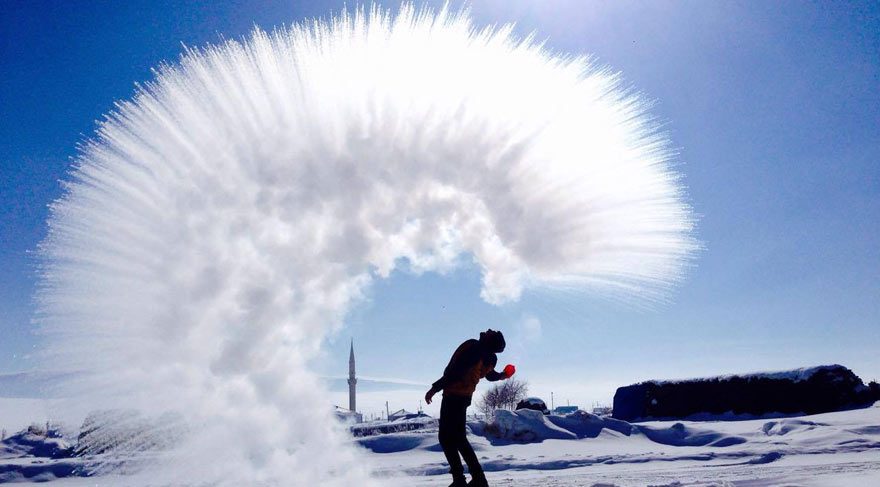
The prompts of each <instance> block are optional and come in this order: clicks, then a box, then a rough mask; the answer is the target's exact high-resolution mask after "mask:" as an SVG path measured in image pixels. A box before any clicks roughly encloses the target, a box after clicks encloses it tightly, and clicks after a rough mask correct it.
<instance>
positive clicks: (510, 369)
mask: <svg viewBox="0 0 880 487" xmlns="http://www.w3.org/2000/svg"><path fill="white" fill-rule="evenodd" d="M515 373H516V367H514V366H513V364H507V365H505V366H504V378H505V379H510V378H511V377H513V374H515Z"/></svg>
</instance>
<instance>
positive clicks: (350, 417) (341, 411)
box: [335, 406, 364, 424]
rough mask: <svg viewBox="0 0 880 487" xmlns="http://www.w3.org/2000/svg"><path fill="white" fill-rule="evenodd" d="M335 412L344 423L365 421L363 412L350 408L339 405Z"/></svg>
mask: <svg viewBox="0 0 880 487" xmlns="http://www.w3.org/2000/svg"><path fill="white" fill-rule="evenodd" d="M335 414H336V418H337V419H338V420H340V421H342V422H343V423H348V424H358V423H363V421H364V416H363V415H362V414H361V413H358V412H354V411H349V410H348V409H345V408H341V407H339V406H336V407H335Z"/></svg>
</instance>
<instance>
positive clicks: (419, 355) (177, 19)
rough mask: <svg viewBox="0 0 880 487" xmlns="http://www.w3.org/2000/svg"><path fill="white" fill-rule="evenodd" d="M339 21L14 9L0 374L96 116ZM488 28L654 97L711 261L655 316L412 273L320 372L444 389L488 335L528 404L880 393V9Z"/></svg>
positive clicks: (110, 7) (3, 108)
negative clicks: (697, 395) (650, 382)
mask: <svg viewBox="0 0 880 487" xmlns="http://www.w3.org/2000/svg"><path fill="white" fill-rule="evenodd" d="M349 3H351V2H349ZM429 3H431V4H434V5H436V4H439V3H440V2H429ZM396 4H397V2H386V3H385V5H389V6H391V5H395V6H396ZM452 4H453V5H454V6H455V5H459V3H458V2H452ZM342 5H343V2H342V1H327V2H319V1H310V2H295V1H286V2H285V1H244V0H242V1H212V2H201V1H198V2H197V1H157V0H150V1H125V2H116V1H112V2H111V1H107V2H103V1H69V2H39V1H7V2H3V3H2V6H0V39H2V41H0V201H2V206H0V216H2V220H0V269H2V272H0V372H7V371H15V370H22V369H28V368H31V367H32V366H33V365H34V361H33V360H32V359H29V358H28V355H29V354H30V353H31V351H32V349H33V347H34V346H36V345H37V344H38V339H37V338H36V337H35V336H34V334H33V333H32V329H31V326H30V324H29V320H30V316H31V314H32V312H33V305H32V302H31V296H32V293H33V290H34V283H35V276H34V265H35V260H34V257H33V254H32V252H33V250H34V249H35V248H36V246H37V244H38V242H39V241H40V239H41V238H42V237H43V236H44V235H45V231H46V228H45V218H46V215H47V209H46V207H47V204H49V203H50V202H51V201H52V200H54V199H55V198H57V197H58V196H59V195H60V194H61V188H60V185H59V183H58V180H59V179H60V178H62V177H63V176H64V174H65V173H66V171H67V170H68V169H69V167H70V163H71V161H70V158H71V157H72V156H74V155H75V153H76V152H75V151H76V145H77V144H78V143H80V142H82V141H83V140H84V139H85V138H86V137H88V136H90V134H92V132H93V131H94V128H95V120H97V119H99V118H100V117H101V116H102V114H104V113H106V112H107V111H108V110H110V109H111V108H112V105H113V102H114V101H116V100H120V99H125V98H127V97H129V96H130V95H131V94H132V92H133V89H134V83H135V82H143V81H146V80H149V79H150V78H151V73H150V68H151V67H153V66H156V65H157V64H158V63H160V62H162V61H174V60H176V59H177V57H178V55H179V54H180V52H181V49H182V45H184V44H185V45H190V46H200V45H204V44H206V43H209V42H216V41H218V40H220V39H221V38H223V37H225V38H237V37H240V36H243V35H245V34H247V33H248V32H249V31H250V30H251V29H252V27H253V26H254V25H258V26H260V27H262V28H264V29H271V28H272V27H273V26H277V25H282V24H288V23H290V22H292V21H297V20H300V19H303V18H305V17H313V16H320V15H326V14H327V13H328V12H330V11H331V10H339V9H340V8H341V7H342ZM473 14H474V17H475V19H476V21H477V22H478V23H505V22H509V21H516V22H517V23H518V31H519V32H521V33H527V32H530V31H533V30H534V31H536V32H537V33H538V35H539V37H546V38H548V39H549V40H548V46H549V47H550V48H552V49H555V50H561V51H568V52H577V53H582V52H589V53H593V54H595V55H596V56H597V58H598V60H599V61H600V62H603V63H607V64H609V65H611V66H612V67H613V68H615V69H618V70H621V71H622V72H623V73H624V75H625V78H626V80H627V82H628V83H630V84H631V85H632V86H634V87H635V88H637V89H639V90H640V91H642V92H644V93H646V94H647V95H648V96H649V97H651V98H654V99H656V100H657V101H658V104H657V107H656V109H655V113H656V114H657V115H658V116H659V117H661V118H662V119H664V120H667V121H668V124H667V128H668V130H669V132H670V134H671V136H672V138H673V141H674V143H675V144H676V145H677V146H678V147H679V148H680V159H681V161H682V165H681V167H680V169H681V170H682V171H683V172H684V173H685V175H686V182H687V186H688V188H689V192H690V197H691V200H692V203H693V205H694V207H695V209H696V211H697V213H698V214H699V215H700V216H701V221H700V224H699V230H698V232H699V238H700V239H701V240H702V241H703V242H704V243H705V245H706V250H705V251H704V252H703V253H702V255H701V256H700V258H699V260H698V262H697V266H696V268H695V269H694V270H693V271H692V273H691V275H690V276H689V278H688V280H687V281H686V282H685V284H684V285H683V286H682V287H681V288H680V289H679V290H678V291H677V292H676V294H675V295H674V296H673V298H672V301H671V302H670V303H669V304H667V305H663V306H659V307H656V308H655V309H647V310H646V309H632V308H631V307H630V306H628V305H626V304H621V303H608V302H602V301H596V300H591V299H585V298H583V297H581V296H558V295H551V294H534V293H530V294H526V295H525V296H524V298H523V300H522V301H521V302H520V303H517V304H513V305H508V306H505V307H502V308H494V307H491V306H489V305H486V304H485V303H482V302H481V301H480V300H479V293H478V291H479V276H478V273H477V272H476V270H474V269H462V270H461V271H459V272H457V273H455V274H452V275H448V276H436V275H428V276H422V277H416V276H413V275H410V274H408V273H406V272H399V273H397V274H395V275H394V276H393V277H392V278H391V279H389V280H388V281H385V282H381V283H379V284H377V285H376V286H375V287H374V288H373V290H372V295H371V300H370V302H368V303H365V304H364V305H362V306H360V307H359V308H358V309H357V310H355V311H354V312H353V314H352V316H351V318H350V319H349V320H348V323H347V325H346V328H345V329H343V330H341V331H340V332H339V334H338V335H337V336H336V337H334V338H333V339H331V341H330V342H329V343H328V347H327V354H326V356H325V357H324V358H323V359H322V360H321V361H319V363H317V364H316V367H317V368H318V369H319V370H320V371H322V372H323V373H326V374H330V375H332V374H338V375H342V374H344V373H345V371H346V361H347V357H348V354H347V352H348V339H349V337H352V336H353V337H354V339H355V341H356V346H357V349H358V363H359V371H360V372H361V373H362V374H363V375H367V376H373V377H396V378H403V379H409V380H417V381H424V382H430V381H431V380H433V379H435V378H436V377H435V376H437V375H438V374H439V373H440V372H441V370H442V367H443V366H444V365H445V362H446V360H447V359H448V355H449V353H450V352H451V350H452V348H453V347H455V346H456V345H457V344H458V343H459V342H460V341H461V340H463V339H464V338H466V337H467V336H470V335H474V334H475V333H476V332H477V331H478V330H480V329H484V328H486V327H487V326H492V327H496V328H501V329H503V330H505V331H506V332H507V334H508V337H509V339H508V340H509V342H513V343H512V344H511V346H510V347H509V351H508V352H507V353H505V356H502V358H501V360H502V361H515V362H516V363H517V365H518V367H519V370H520V373H521V376H522V378H524V379H527V380H529V381H530V382H531V383H532V389H533V391H534V392H536V393H539V394H542V395H546V394H547V392H546V391H547V390H550V389H553V390H555V391H557V397H563V398H564V397H567V396H571V397H574V398H575V399H576V400H578V401H582V402H583V401H587V400H604V401H607V400H608V399H610V395H609V394H608V391H609V390H612V391H613V389H612V387H613V386H614V385H623V383H627V382H631V381H634V380H641V379H649V378H671V377H682V376H696V375H703V374H716V373H728V372H739V371H752V370H761V369H776V368H787V367H797V366H804V365H813V364H818V363H831V362H838V363H842V364H844V365H847V366H850V367H852V368H853V369H854V370H855V372H856V373H857V374H860V375H862V376H863V377H864V378H866V379H872V378H874V379H880V3H877V2H869V1H866V2H862V3H845V2H834V3H827V4H818V3H806V2H764V1H755V2H702V1H691V2H677V3H673V2H659V1H658V2H595V3H594V2H586V1H574V0H571V1H563V0H559V1H554V2H546V1H543V0H540V1H539V0H491V1H486V0H480V1H477V2H474V6H473ZM536 320H537V321H536ZM538 322H539V323H540V327H539V328H538V327H536V326H535V324H536V323H538ZM524 323H530V324H531V326H525V325H524ZM60 367H63V365H62V366H60ZM560 389H562V390H561V391H560Z"/></svg>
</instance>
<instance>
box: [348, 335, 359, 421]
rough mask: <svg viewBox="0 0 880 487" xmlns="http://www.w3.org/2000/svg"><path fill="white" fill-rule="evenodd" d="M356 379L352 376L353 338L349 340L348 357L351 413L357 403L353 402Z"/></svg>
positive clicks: (349, 405)
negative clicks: (349, 350)
mask: <svg viewBox="0 0 880 487" xmlns="http://www.w3.org/2000/svg"><path fill="white" fill-rule="evenodd" d="M356 384H357V378H355V375H354V338H352V339H351V352H350V353H349V355H348V409H349V410H350V411H351V412H356V411H357V403H356V401H355V396H356V394H357V393H356V392H355V385H356Z"/></svg>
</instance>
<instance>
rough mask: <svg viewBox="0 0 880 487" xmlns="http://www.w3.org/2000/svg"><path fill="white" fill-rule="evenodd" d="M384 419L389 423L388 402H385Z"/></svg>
mask: <svg viewBox="0 0 880 487" xmlns="http://www.w3.org/2000/svg"><path fill="white" fill-rule="evenodd" d="M385 419H387V420H388V421H391V410H390V409H388V401H385Z"/></svg>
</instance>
